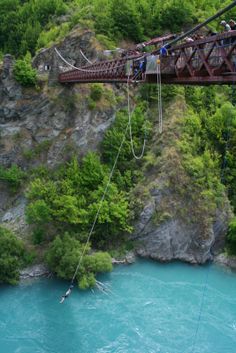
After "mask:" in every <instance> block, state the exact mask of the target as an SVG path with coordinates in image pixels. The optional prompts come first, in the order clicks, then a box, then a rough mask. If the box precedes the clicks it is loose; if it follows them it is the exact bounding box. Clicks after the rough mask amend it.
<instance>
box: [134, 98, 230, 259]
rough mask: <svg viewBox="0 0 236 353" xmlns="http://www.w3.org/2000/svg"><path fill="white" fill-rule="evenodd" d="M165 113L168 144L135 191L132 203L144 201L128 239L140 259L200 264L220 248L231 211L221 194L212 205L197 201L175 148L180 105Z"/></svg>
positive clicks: (181, 111) (197, 190) (198, 191)
mask: <svg viewBox="0 0 236 353" xmlns="http://www.w3.org/2000/svg"><path fill="white" fill-rule="evenodd" d="M169 110H170V112H169V114H170V116H169V121H168V123H169V126H168V127H165V129H166V130H167V133H168V138H165V137H164V139H165V141H164V142H162V146H161V147H162V153H161V157H159V163H158V164H157V165H154V166H152V168H151V169H150V170H149V171H148V172H146V177H145V180H144V182H142V185H141V188H140V186H139V187H137V190H139V189H138V188H140V190H141V191H140V192H139V191H138V192H137V198H138V199H140V193H141V194H142V193H143V194H144V195H146V196H144V199H143V201H142V203H143V207H142V209H141V211H140V210H139V212H138V215H137V220H136V221H135V222H134V232H133V234H132V235H131V239H132V240H134V241H135V243H136V251H137V254H138V255H140V256H143V257H149V258H152V259H156V260H159V261H172V260H181V261H186V262H190V263H205V262H206V261H208V260H212V259H213V257H214V256H215V255H217V254H218V253H219V252H220V251H222V249H223V248H224V244H225V238H226V234H227V227H228V223H229V219H230V218H231V217H232V211H231V207H230V203H229V201H228V198H227V196H226V195H224V194H223V193H222V194H221V200H222V201H221V203H218V204H217V203H216V202H215V203H214V202H213V204H212V201H211V199H210V201H207V199H204V197H201V192H202V189H200V188H199V187H198V186H196V185H195V181H194V179H193V178H190V176H189V175H188V174H187V173H186V171H185V168H184V166H183V164H182V159H181V158H182V156H181V153H180V152H179V150H178V143H177V142H176V140H177V139H178V138H179V137H178V133H176V131H177V127H176V124H178V122H179V121H180V120H181V118H182V117H183V116H184V104H182V107H181V104H180V100H178V101H176V102H173V106H172V109H169ZM176 121H177V123H176ZM164 134H165V132H164ZM159 139H160V137H159ZM155 141H158V137H157V138H156V139H155ZM142 189H145V192H142ZM208 200H209V199H208Z"/></svg>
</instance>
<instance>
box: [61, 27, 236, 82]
mask: <svg viewBox="0 0 236 353" xmlns="http://www.w3.org/2000/svg"><path fill="white" fill-rule="evenodd" d="M143 60H144V59H143V53H140V54H137V55H134V56H130V57H124V58H120V59H114V60H108V61H101V62H97V63H95V64H92V65H86V66H84V67H82V68H80V69H78V70H70V71H67V72H64V73H61V74H60V75H59V82H61V83H70V82H78V83H84V82H127V80H129V81H130V82H133V81H140V82H147V83H155V82H156V80H157V75H156V72H157V64H156V61H157V52H156V53H155V52H154V53H152V54H147V55H146V59H145V66H146V70H145V73H144V72H143V73H142V72H141V70H140V69H139V64H140V63H141V62H142V61H143ZM161 77H162V83H164V84H192V85H209V84H230V83H234V82H236V31H230V32H228V33H222V34H219V35H215V36H211V37H207V38H204V39H201V40H197V41H193V42H191V43H186V44H181V45H178V46H175V47H173V48H171V49H169V51H168V55H167V56H164V57H161Z"/></svg>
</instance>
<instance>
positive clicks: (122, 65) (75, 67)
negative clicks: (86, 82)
mask: <svg viewBox="0 0 236 353" xmlns="http://www.w3.org/2000/svg"><path fill="white" fill-rule="evenodd" d="M54 50H55V52H56V53H57V55H58V56H59V58H60V59H61V60H62V61H64V63H65V64H66V65H68V66H70V67H71V68H72V69H75V70H78V71H82V72H88V73H99V72H105V71H112V70H114V67H112V68H107V69H105V70H89V69H83V68H80V67H77V66H74V65H72V64H70V63H69V62H68V61H67V60H66V59H65V58H64V57H63V56H62V55H61V54H60V52H59V51H58V50H57V48H54ZM125 65H126V62H125V63H124V64H121V65H117V66H116V67H115V68H116V69H118V68H120V67H124V66H125Z"/></svg>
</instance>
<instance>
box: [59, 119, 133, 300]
mask: <svg viewBox="0 0 236 353" xmlns="http://www.w3.org/2000/svg"><path fill="white" fill-rule="evenodd" d="M128 128H129V121H128V124H127V126H126V128H125V132H124V135H123V138H122V141H121V144H120V146H119V149H118V152H117V155H116V158H115V161H114V164H113V166H112V169H111V172H110V175H109V178H108V182H107V184H106V187H105V189H104V191H103V195H102V197H101V200H100V203H99V207H98V210H97V212H96V215H95V218H94V221H93V224H92V226H91V229H90V231H89V233H88V237H87V240H86V243H85V245H84V248H83V251H82V253H81V255H80V258H79V261H78V265H77V267H76V269H75V272H74V274H73V277H72V280H71V284H70V287H69V288H68V290H67V292H66V293H65V295H63V296H62V299H61V301H60V302H61V303H63V301H64V300H63V298H64V299H65V298H67V297H68V296H69V294H70V293H71V291H72V288H73V285H74V281H75V278H76V276H77V274H78V271H79V269H80V266H81V263H82V260H83V257H84V255H85V252H86V250H87V248H88V245H89V241H90V238H91V236H92V233H93V231H94V228H95V225H96V223H97V220H98V217H99V214H100V211H101V208H102V205H103V202H104V199H105V197H106V194H107V191H108V188H109V186H110V183H111V179H112V177H113V174H114V171H115V168H116V165H117V162H118V158H119V156H120V153H121V149H122V147H123V144H124V142H125V138H126V134H127V131H128Z"/></svg>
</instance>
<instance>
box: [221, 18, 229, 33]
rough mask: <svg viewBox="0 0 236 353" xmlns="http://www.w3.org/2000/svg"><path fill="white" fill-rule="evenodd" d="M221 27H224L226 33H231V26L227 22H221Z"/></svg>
mask: <svg viewBox="0 0 236 353" xmlns="http://www.w3.org/2000/svg"><path fill="white" fill-rule="evenodd" d="M220 25H221V26H223V27H224V29H225V30H224V32H229V31H231V28H230V25H229V24H228V23H227V22H226V21H221V22H220Z"/></svg>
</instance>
